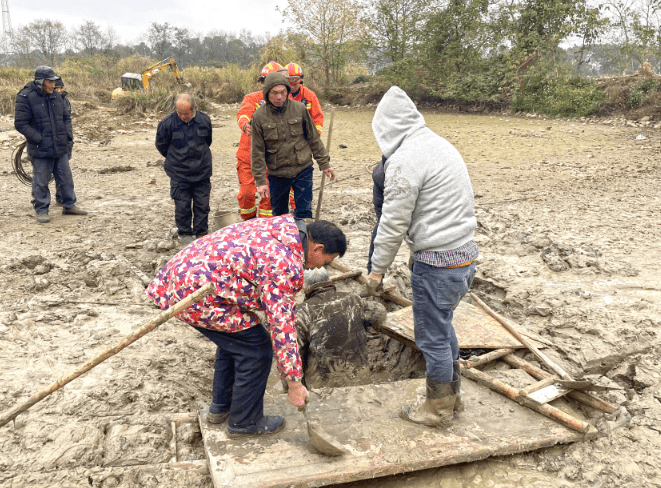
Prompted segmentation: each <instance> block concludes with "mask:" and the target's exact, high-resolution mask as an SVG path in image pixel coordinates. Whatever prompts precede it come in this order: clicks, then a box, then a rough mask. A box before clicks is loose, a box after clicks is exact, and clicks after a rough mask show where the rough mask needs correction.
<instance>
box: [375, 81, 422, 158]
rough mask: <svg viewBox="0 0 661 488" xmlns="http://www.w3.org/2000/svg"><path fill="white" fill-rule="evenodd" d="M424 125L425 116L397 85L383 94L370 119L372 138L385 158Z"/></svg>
mask: <svg viewBox="0 0 661 488" xmlns="http://www.w3.org/2000/svg"><path fill="white" fill-rule="evenodd" d="M424 127H426V124H425V118H424V117H423V116H422V114H421V113H420V112H418V109H417V108H416V107H415V104H414V103H413V101H412V100H411V99H410V98H409V97H408V95H407V94H406V93H405V92H404V90H402V89H401V88H399V87H398V86H393V87H391V88H390V89H389V90H388V91H387V92H386V94H385V95H383V98H382V99H381V101H380V102H379V105H378V106H377V107H376V111H375V112H374V118H373V119H372V132H374V138H375V139H376V143H377V144H378V145H379V148H380V149H381V152H382V153H383V155H384V156H385V157H386V158H389V157H390V156H392V154H393V153H394V152H395V151H396V150H397V148H398V147H399V146H400V145H401V144H402V142H404V139H406V137H408V136H409V135H410V134H411V133H413V132H415V131H417V130H419V129H422V128H424Z"/></svg>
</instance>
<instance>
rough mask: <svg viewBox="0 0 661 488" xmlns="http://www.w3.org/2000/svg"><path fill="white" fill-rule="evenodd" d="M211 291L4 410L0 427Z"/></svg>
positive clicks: (204, 291)
mask: <svg viewBox="0 0 661 488" xmlns="http://www.w3.org/2000/svg"><path fill="white" fill-rule="evenodd" d="M213 290H214V285H213V283H207V284H206V285H204V286H202V288H200V289H199V290H196V291H195V292H193V293H191V294H190V295H188V296H187V297H186V298H184V299H183V300H181V301H180V302H178V303H176V304H175V305H173V306H171V307H170V308H168V309H167V310H165V311H163V312H162V313H161V314H160V315H159V316H158V317H156V318H155V319H154V320H152V321H151V322H149V323H148V324H145V325H143V326H142V327H140V328H139V329H137V330H135V331H133V332H132V333H131V334H129V335H128V336H126V337H125V338H124V339H122V340H121V341H119V342H118V343H117V344H115V345H114V346H112V347H110V348H108V349H106V350H105V351H103V352H102V353H101V354H98V355H97V356H94V357H93V358H91V359H89V360H88V361H86V362H85V363H83V364H82V365H80V366H79V367H78V368H76V369H75V370H74V371H71V372H70V373H69V374H67V375H65V376H62V377H60V378H59V379H58V380H56V381H55V383H53V384H52V385H50V386H49V387H47V388H44V389H43V390H41V391H40V392H38V393H35V394H34V395H32V396H31V397H30V398H28V399H26V400H24V401H23V402H21V403H19V404H18V405H15V406H14V407H12V408H10V409H9V410H6V411H5V412H3V413H2V414H1V415H0V427H2V426H3V425H5V424H6V423H7V422H9V421H10V420H14V419H15V418H16V417H17V416H18V414H20V413H22V412H25V411H26V410H27V409H28V408H30V407H31V406H32V405H34V404H35V403H37V402H39V401H41V400H43V399H44V398H46V397H47V396H48V395H50V394H51V393H53V392H54V391H57V390H59V389H60V388H62V387H63V386H64V385H66V384H67V383H69V382H70V381H72V380H74V379H76V378H78V377H79V376H80V375H82V374H83V373H86V372H87V371H89V370H90V369H92V368H93V367H95V366H97V365H98V364H100V363H102V362H103V361H105V360H106V359H108V358H109V357H111V356H114V355H115V354H117V353H118V352H119V351H121V350H122V349H124V348H125V347H126V346H128V345H129V344H131V343H133V342H135V341H137V340H138V339H140V338H141V337H142V336H144V335H145V334H147V333H149V332H151V331H152V330H154V329H155V328H156V327H158V326H159V325H161V324H162V323H164V322H167V321H168V320H169V319H171V318H172V317H174V316H175V315H177V314H178V313H180V312H182V311H183V310H185V309H187V308H188V307H190V306H191V305H192V304H194V303H197V302H199V301H200V300H202V299H204V298H205V297H207V296H208V295H210V294H211V293H212V292H213Z"/></svg>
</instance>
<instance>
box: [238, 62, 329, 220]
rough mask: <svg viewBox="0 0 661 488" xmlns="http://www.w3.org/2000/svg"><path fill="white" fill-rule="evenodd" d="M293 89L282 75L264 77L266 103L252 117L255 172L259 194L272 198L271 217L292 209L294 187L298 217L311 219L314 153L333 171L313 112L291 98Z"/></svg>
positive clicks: (320, 167)
mask: <svg viewBox="0 0 661 488" xmlns="http://www.w3.org/2000/svg"><path fill="white" fill-rule="evenodd" d="M290 91H291V87H290V85H289V82H288V81H287V79H286V78H285V77H284V75H283V74H282V73H278V72H274V73H271V74H269V75H268V76H267V77H266V80H265V81H264V89H263V92H264V100H266V104H265V105H263V106H262V107H260V108H259V109H258V110H257V111H256V112H255V115H253V119H252V144H251V151H250V156H251V165H252V173H253V175H254V177H255V182H256V184H257V191H258V192H259V194H260V196H261V197H262V198H267V197H270V198H271V207H272V208H273V216H277V215H284V214H286V213H288V211H289V206H288V202H287V200H288V197H289V192H290V190H291V189H292V188H293V189H294V199H295V201H296V210H295V214H294V215H295V216H296V219H297V220H302V219H311V218H312V172H313V169H312V157H313V156H314V159H315V160H316V161H317V164H318V165H319V169H320V170H322V171H323V172H324V173H325V174H326V176H328V177H329V178H330V180H331V181H332V180H334V179H335V172H334V171H333V168H331V166H330V157H329V156H328V151H327V150H326V148H325V147H324V144H323V142H321V138H320V136H319V132H317V129H316V127H315V125H314V121H313V120H312V117H311V116H310V113H309V112H308V111H307V109H306V108H305V105H303V104H302V103H300V102H297V101H295V100H291V99H289V98H288V96H289V93H290ZM267 168H268V182H267V181H266V170H267Z"/></svg>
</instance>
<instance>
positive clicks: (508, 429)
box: [200, 378, 585, 488]
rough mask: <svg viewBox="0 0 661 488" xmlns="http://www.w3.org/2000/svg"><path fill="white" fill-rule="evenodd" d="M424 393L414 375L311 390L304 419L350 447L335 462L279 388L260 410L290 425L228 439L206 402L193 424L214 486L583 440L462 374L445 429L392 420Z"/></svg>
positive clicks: (362, 471)
mask: <svg viewBox="0 0 661 488" xmlns="http://www.w3.org/2000/svg"><path fill="white" fill-rule="evenodd" d="M424 389H425V380H424V379H415V380H406V381H399V382H394V383H388V384H382V385H366V386H354V387H346V388H334V389H324V390H321V392H322V393H321V395H316V394H315V393H311V394H310V395H311V399H310V404H309V406H308V415H309V416H310V418H311V419H313V420H317V421H319V422H320V425H321V426H322V428H323V429H325V430H326V431H327V432H328V433H329V434H331V435H332V436H334V437H335V438H336V439H337V440H338V441H339V442H340V444H342V445H343V446H344V447H345V448H346V449H347V450H348V451H349V454H347V455H344V456H342V457H335V458H331V457H326V456H323V455H321V454H318V453H317V452H316V451H315V450H314V448H313V447H312V446H311V444H310V441H309V438H308V434H307V426H306V425H307V424H306V422H305V419H304V417H303V414H302V413H301V412H298V410H297V409H296V408H295V407H294V406H292V405H291V404H289V402H287V397H286V395H285V394H280V395H273V394H269V393H267V395H266V397H265V401H264V403H265V406H264V411H265V413H266V414H268V415H282V416H284V417H285V418H286V421H287V424H286V426H285V428H284V430H282V431H281V432H279V433H277V434H274V435H272V436H268V437H263V438H259V437H251V438H246V439H240V440H236V439H229V438H228V437H227V435H226V433H225V428H226V424H222V425H213V424H208V423H207V422H206V413H207V405H203V406H202V407H201V408H200V425H201V429H202V435H203V438H204V446H205V450H206V454H207V458H208V461H209V471H210V472H211V475H212V478H213V483H214V486H215V487H216V488H220V487H225V486H231V487H233V488H241V487H246V488H254V487H256V486H259V487H261V488H268V487H290V486H306V487H314V486H326V485H330V484H336V483H343V482H349V481H356V480H361V479H371V478H375V477H379V476H387V475H392V474H397V473H403V472H408V471H416V470H421V469H427V468H433V467H439V466H447V465H452V464H458V463H465V462H470V461H477V460H480V459H484V458H487V457H489V456H501V455H508V454H514V453H519V452H524V451H531V450H535V449H540V448H544V447H549V446H553V445H555V444H558V443H569V442H574V441H577V440H581V439H584V438H585V436H584V435H583V434H580V433H578V432H575V431H572V430H570V429H567V428H566V427H563V426H562V425H560V424H558V423H556V422H554V421H552V420H550V419H548V418H546V417H544V416H542V415H540V414H538V413H536V412H534V411H532V410H530V409H528V408H525V407H522V406H520V405H519V404H517V403H515V402H513V401H511V400H509V399H507V398H505V397H503V396H501V395H499V394H497V393H494V392H492V391H490V390H488V389H486V388H484V387H481V386H479V385H477V384H476V383H473V382H472V381H470V380H467V379H465V378H464V379H463V381H462V392H463V397H464V401H465V403H466V411H465V412H464V413H462V414H458V415H456V416H455V420H454V424H453V425H452V427H450V428H449V429H435V428H430V427H424V426H419V425H416V424H412V423H410V422H407V421H405V420H402V419H401V418H399V415H398V414H399V410H400V407H401V406H403V405H406V404H410V403H411V402H412V401H413V400H414V399H416V397H417V396H418V395H422V394H423V393H424ZM573 413H574V415H577V416H578V414H577V413H576V412H573Z"/></svg>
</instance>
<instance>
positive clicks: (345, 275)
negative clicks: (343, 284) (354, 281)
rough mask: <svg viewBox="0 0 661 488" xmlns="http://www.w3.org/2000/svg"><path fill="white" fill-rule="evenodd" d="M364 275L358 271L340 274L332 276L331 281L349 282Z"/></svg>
mask: <svg viewBox="0 0 661 488" xmlns="http://www.w3.org/2000/svg"><path fill="white" fill-rule="evenodd" d="M362 274H363V272H362V271H361V270H359V269H357V270H355V271H347V272H346V273H340V274H338V275H335V276H331V279H330V280H331V281H332V282H333V283H335V282H336V281H342V280H348V279H349V278H358V277H359V276H360V275H362Z"/></svg>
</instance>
